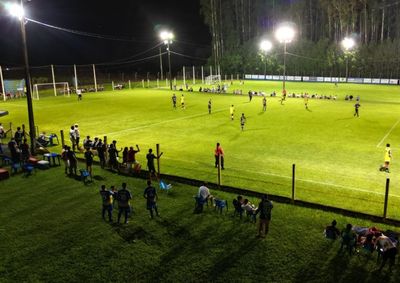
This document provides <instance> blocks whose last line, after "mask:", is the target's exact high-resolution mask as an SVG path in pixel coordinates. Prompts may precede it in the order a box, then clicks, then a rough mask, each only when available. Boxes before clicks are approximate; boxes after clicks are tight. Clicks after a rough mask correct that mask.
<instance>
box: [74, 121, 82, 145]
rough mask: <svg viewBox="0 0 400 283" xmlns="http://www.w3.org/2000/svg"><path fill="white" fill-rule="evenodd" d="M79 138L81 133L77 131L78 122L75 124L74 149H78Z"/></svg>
mask: <svg viewBox="0 0 400 283" xmlns="http://www.w3.org/2000/svg"><path fill="white" fill-rule="evenodd" d="M80 138H81V134H80V132H79V128H78V124H75V143H76V149H77V150H79V139H80Z"/></svg>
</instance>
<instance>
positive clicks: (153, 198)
mask: <svg viewBox="0 0 400 283" xmlns="http://www.w3.org/2000/svg"><path fill="white" fill-rule="evenodd" d="M143 196H144V198H145V199H146V200H147V205H146V206H147V210H149V211H150V217H151V219H153V218H154V215H153V209H154V211H155V212H156V215H157V216H160V215H159V214H158V209H157V198H158V195H157V191H156V188H155V187H153V186H152V185H151V181H150V180H147V188H146V189H145V190H144V193H143Z"/></svg>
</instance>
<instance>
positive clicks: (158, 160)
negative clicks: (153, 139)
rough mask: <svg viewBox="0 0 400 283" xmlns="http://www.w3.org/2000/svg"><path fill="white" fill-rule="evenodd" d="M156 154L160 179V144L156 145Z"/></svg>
mask: <svg viewBox="0 0 400 283" xmlns="http://www.w3.org/2000/svg"><path fill="white" fill-rule="evenodd" d="M156 154H157V174H158V178H160V158H158V157H159V156H160V144H159V143H158V144H156Z"/></svg>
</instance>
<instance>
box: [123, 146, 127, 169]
mask: <svg viewBox="0 0 400 283" xmlns="http://www.w3.org/2000/svg"><path fill="white" fill-rule="evenodd" d="M122 164H124V165H128V147H125V148H124V151H123V152H122Z"/></svg>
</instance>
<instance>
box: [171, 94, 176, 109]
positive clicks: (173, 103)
mask: <svg viewBox="0 0 400 283" xmlns="http://www.w3.org/2000/svg"><path fill="white" fill-rule="evenodd" d="M172 106H173V107H174V108H175V109H176V95H175V93H174V94H173V95H172Z"/></svg>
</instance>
